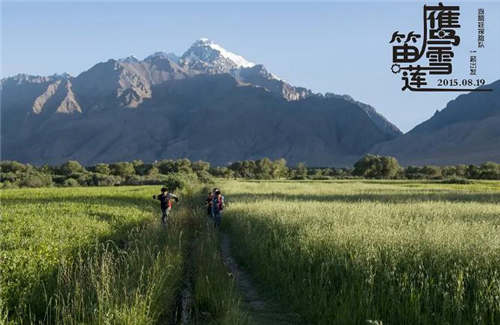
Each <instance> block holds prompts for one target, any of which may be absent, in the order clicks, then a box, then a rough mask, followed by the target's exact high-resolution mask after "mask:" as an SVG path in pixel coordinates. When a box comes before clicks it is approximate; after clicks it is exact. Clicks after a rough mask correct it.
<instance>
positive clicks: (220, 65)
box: [180, 38, 255, 73]
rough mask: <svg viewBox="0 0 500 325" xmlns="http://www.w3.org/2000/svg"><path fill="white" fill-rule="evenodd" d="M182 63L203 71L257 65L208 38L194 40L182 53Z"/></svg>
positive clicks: (223, 71)
mask: <svg viewBox="0 0 500 325" xmlns="http://www.w3.org/2000/svg"><path fill="white" fill-rule="evenodd" d="M180 64H181V65H183V66H185V67H187V68H188V69H191V70H197V71H199V72H202V73H228V72H231V70H234V69H241V68H250V67H253V66H255V63H253V62H250V61H248V60H246V59H245V58H243V57H242V56H240V55H237V54H234V53H233V52H230V51H228V50H226V49H224V48H223V47H222V46H220V45H219V44H216V43H215V42H213V41H210V40H208V39H206V38H202V39H200V40H198V41H196V42H194V44H193V45H191V47H190V48H189V49H188V50H187V51H186V52H185V53H184V54H183V55H182V57H181V59H180Z"/></svg>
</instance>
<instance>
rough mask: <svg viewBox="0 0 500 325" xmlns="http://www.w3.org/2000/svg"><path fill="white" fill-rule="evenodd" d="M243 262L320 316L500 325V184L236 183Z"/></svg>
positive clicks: (334, 320) (228, 188)
mask: <svg viewBox="0 0 500 325" xmlns="http://www.w3.org/2000/svg"><path fill="white" fill-rule="evenodd" d="M223 188H224V189H225V192H226V195H227V200H228V202H229V208H228V210H227V211H226V215H225V222H226V224H225V226H226V231H228V232H229V233H230V234H231V237H232V239H233V243H234V246H235V248H236V250H237V252H238V257H239V260H240V261H241V263H244V264H246V265H247V267H248V268H249V269H250V270H251V272H252V273H253V274H254V275H255V277H256V278H257V279H258V280H259V281H260V282H261V283H263V284H264V285H265V286H266V288H267V290H269V291H270V292H273V293H274V294H275V295H276V296H277V297H278V298H279V299H280V300H282V301H283V302H285V303H287V304H289V305H290V306H292V307H293V309H294V310H296V311H297V312H299V313H300V314H301V315H303V316H304V318H305V319H307V320H308V321H309V322H310V323H312V324H366V322H367V320H372V321H382V322H383V324H499V323H500V183H498V182H483V183H477V184H471V185H451V184H450V185H445V184H439V183H419V182H404V181H394V182H390V181H366V182H363V181H339V182H324V183H318V182H300V183H299V182H227V183H225V184H224V186H223Z"/></svg>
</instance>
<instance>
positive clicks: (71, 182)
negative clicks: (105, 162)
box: [63, 178, 80, 187]
mask: <svg viewBox="0 0 500 325" xmlns="http://www.w3.org/2000/svg"><path fill="white" fill-rule="evenodd" d="M78 185H80V184H78V181H77V180H76V179H74V178H68V179H66V180H65V181H64V183H63V186H66V187H75V186H78Z"/></svg>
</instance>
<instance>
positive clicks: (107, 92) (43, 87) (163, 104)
mask: <svg viewBox="0 0 500 325" xmlns="http://www.w3.org/2000/svg"><path fill="white" fill-rule="evenodd" d="M493 86H494V87H495V89H496V90H497V89H498V88H499V84H498V82H496V83H494V84H493ZM1 87H2V96H1V117H2V120H1V124H2V130H1V135H2V137H1V145H2V148H1V149H2V150H1V153H2V157H1V158H2V159H4V160H6V159H9V160H18V161H21V162H30V163H33V164H44V163H50V164H56V163H61V162H63V161H66V160H70V159H74V160H78V161H80V162H82V163H83V164H86V165H89V164H95V163H98V162H112V161H130V160H133V159H142V160H144V161H154V160H160V159H165V158H183V157H187V158H190V159H191V160H198V159H201V160H205V161H209V162H211V163H213V164H215V165H225V164H227V163H230V162H234V161H238V160H246V159H259V158H262V157H269V158H272V159H276V158H285V159H286V160H287V161H288V162H289V163H290V164H296V163H298V162H306V163H307V164H308V165H310V166H332V165H335V166H345V165H351V164H352V163H353V162H354V161H356V160H357V159H359V157H360V156H362V155H364V154H366V153H368V152H375V153H382V154H392V155H395V156H396V157H397V158H398V159H401V160H402V161H403V162H404V163H415V162H425V163H435V164H440V163H453V162H462V161H463V162H469V161H470V162H472V161H474V162H479V161H482V160H484V159H489V160H493V161H498V160H500V159H499V158H500V157H499V153H500V149H499V148H498V147H495V145H498V143H499V142H498V141H497V139H500V138H499V136H498V131H497V130H496V129H498V128H496V127H494V125H495V123H497V125H498V121H499V120H498V118H499V116H500V109H499V102H500V100H499V96H498V91H494V92H491V93H489V94H486V95H485V94H468V95H462V96H459V97H458V98H457V99H456V100H455V101H453V102H450V103H449V104H448V106H447V107H446V108H445V109H444V110H442V111H441V112H439V113H436V115H435V116H434V117H432V118H431V119H430V120H429V121H426V122H424V123H422V124H421V125H419V126H417V127H416V128H415V129H413V130H412V131H410V132H409V133H407V134H405V135H403V134H402V132H401V131H400V130H399V129H398V128H397V127H396V126H395V125H394V124H392V123H391V122H389V121H388V120H387V119H386V118H384V117H383V116H382V115H380V114H379V113H377V111H376V110H375V109H374V108H373V107H371V106H370V105H367V104H364V103H361V102H358V101H356V100H354V99H352V98H351V97H349V96H346V95H336V94H332V93H326V94H319V93H314V92H313V91H311V90H309V89H306V88H304V87H297V86H294V85H291V84H290V83H288V82H286V81H284V80H282V79H281V78H279V77H278V76H276V75H275V74H273V73H271V72H269V71H268V70H267V69H266V68H265V67H264V66H263V65H261V64H255V63H252V62H250V61H248V60H246V59H245V58H243V57H242V56H240V55H237V54H234V53H232V52H230V51H228V50H226V49H224V48H223V47H221V46H220V45H218V44H216V43H214V42H212V41H210V40H208V39H200V40H198V41H196V42H195V43H194V44H193V45H192V46H191V47H190V48H189V49H188V50H187V51H186V52H185V53H184V54H183V55H182V56H177V55H175V54H173V53H166V52H157V53H154V54H152V55H150V56H148V57H146V58H145V59H143V60H139V59H137V58H135V57H127V58H124V59H118V60H114V59H110V60H108V61H106V62H101V63H98V64H96V65H94V66H93V67H91V68H90V69H89V70H87V71H84V72H82V73H81V74H79V75H78V76H76V77H72V76H70V75H68V74H62V75H52V76H47V77H41V76H31V75H25V74H19V75H16V76H13V77H9V78H5V79H2V81H1ZM477 106H480V107H479V108H477ZM478 127H480V128H481V129H480V130H478V129H477V128H478ZM453 132H459V133H461V134H463V133H464V132H465V133H467V132H468V133H467V134H468V135H467V136H463V135H462V136H459V137H457V136H455V135H453ZM443 133H444V134H445V135H448V138H447V137H446V136H444V135H443ZM434 137H437V138H438V139H439V141H434V140H432V139H433V138H434ZM452 138H453V139H454V140H452ZM421 139H425V141H423V140H421ZM447 139H448V140H447ZM495 141H496V142H495ZM462 144H464V145H462ZM441 147H442V148H444V149H441ZM412 148H415V149H412Z"/></svg>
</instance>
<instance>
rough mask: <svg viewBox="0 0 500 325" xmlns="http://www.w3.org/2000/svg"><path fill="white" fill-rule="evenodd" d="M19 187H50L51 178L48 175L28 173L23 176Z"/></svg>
mask: <svg viewBox="0 0 500 325" xmlns="http://www.w3.org/2000/svg"><path fill="white" fill-rule="evenodd" d="M19 185H20V186H21V187H47V186H51V185H52V177H51V176H50V175H43V174H35V173H29V174H26V175H23V178H22V179H21V182H20V183H19Z"/></svg>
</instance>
